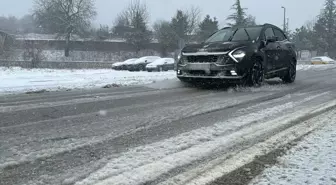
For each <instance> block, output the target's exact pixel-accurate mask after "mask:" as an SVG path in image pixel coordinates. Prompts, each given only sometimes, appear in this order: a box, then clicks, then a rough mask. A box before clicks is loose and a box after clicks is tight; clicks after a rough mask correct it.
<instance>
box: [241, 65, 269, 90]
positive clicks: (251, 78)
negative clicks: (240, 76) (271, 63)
mask: <svg viewBox="0 0 336 185" xmlns="http://www.w3.org/2000/svg"><path fill="white" fill-rule="evenodd" d="M264 79H265V76H264V67H263V65H262V62H261V61H260V60H259V59H255V60H254V62H253V65H252V67H251V69H249V70H248V72H247V73H246V76H245V78H244V80H243V81H244V82H243V85H245V86H254V87H258V86H261V85H262V84H263V82H264Z"/></svg>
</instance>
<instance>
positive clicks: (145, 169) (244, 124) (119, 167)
mask: <svg viewBox="0 0 336 185" xmlns="http://www.w3.org/2000/svg"><path fill="white" fill-rule="evenodd" d="M326 94H327V93H324V94H318V95H314V96H311V97H308V98H305V99H304V100H301V101H298V102H289V103H287V104H284V105H279V106H275V107H272V108H269V109H266V110H262V111H259V112H257V113H252V114H248V115H245V116H241V117H237V118H233V119H230V120H228V121H225V122H223V123H221V122H220V123H216V124H215V125H214V126H210V127H207V128H201V129H197V130H193V131H191V132H188V133H184V134H181V135H179V136H176V137H173V138H170V139H167V140H164V141H161V142H158V143H153V144H150V145H145V146H140V147H137V148H134V149H132V150H130V151H129V152H125V153H122V154H120V156H119V157H117V158H114V159H112V160H110V162H109V163H108V164H107V165H106V166H105V167H104V168H102V169H100V170H98V171H97V172H96V173H93V174H91V175H90V176H89V177H88V178H86V179H84V180H82V181H80V182H78V183H76V185H91V184H97V185H98V184H99V185H105V184H111V183H112V184H143V183H147V182H148V181H153V180H155V179H156V178H158V177H159V176H160V175H162V174H165V173H168V172H170V171H171V170H173V169H175V168H176V167H181V166H183V165H187V164H189V163H192V162H194V161H198V160H201V159H202V158H204V157H208V156H209V155H210V154H211V155H212V153H213V151H215V150H217V149H218V148H221V147H224V146H225V148H227V146H232V143H235V142H234V141H235V140H236V139H238V137H237V135H241V133H239V130H241V129H243V128H249V127H250V124H251V123H257V122H258V120H262V119H264V118H267V117H269V115H274V114H277V113H279V112H281V111H284V110H287V109H293V108H295V107H296V106H297V105H300V104H303V103H305V102H308V101H310V100H312V99H315V98H318V97H320V96H324V95H326ZM237 123H238V124H237ZM230 126H232V127H231V128H230ZM230 135H235V137H232V139H229V136H230ZM125 163H127V164H125ZM178 172H180V171H178Z"/></svg>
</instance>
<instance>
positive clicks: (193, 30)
mask: <svg viewBox="0 0 336 185" xmlns="http://www.w3.org/2000/svg"><path fill="white" fill-rule="evenodd" d="M94 4H95V2H94V0H35V5H34V7H33V12H34V13H33V14H32V15H27V16H24V17H23V18H21V19H17V18H15V17H0V28H1V29H2V30H3V31H6V32H9V33H18V32H20V33H29V32H34V33H48V34H57V36H58V37H62V38H63V39H65V40H66V43H68V44H67V47H66V48H65V56H69V50H70V48H69V41H70V40H71V38H72V36H73V35H80V36H83V37H88V36H91V37H96V38H98V39H108V38H111V37H119V38H123V39H124V40H125V41H126V42H128V43H129V44H132V45H134V47H135V48H136V49H137V51H139V50H140V49H142V48H143V47H145V46H146V45H147V44H149V43H150V42H151V41H153V40H154V39H155V40H157V41H158V42H160V43H161V45H162V53H163V54H165V53H166V52H167V51H168V50H170V49H177V48H180V47H182V46H183V45H184V44H185V43H191V42H200V41H203V40H204V39H206V38H207V37H208V36H209V35H210V34H212V33H213V32H215V31H217V30H218V29H219V25H218V24H219V22H218V20H217V19H216V17H211V16H210V15H206V16H205V17H200V15H201V11H200V9H199V8H197V7H191V8H189V9H186V10H177V11H176V13H175V14H174V16H173V17H172V18H171V19H170V20H160V21H157V22H155V23H154V25H150V24H149V19H150V17H149V11H148V9H147V7H146V4H144V3H141V2H140V0H132V1H131V2H130V4H129V5H128V6H127V7H126V8H125V9H124V10H123V11H122V12H120V13H119V15H118V16H117V18H116V20H115V21H114V24H113V25H112V27H109V26H108V25H101V26H100V28H98V29H94V28H92V26H91V23H92V21H93V20H94V18H95V16H96V14H97V13H96V11H95V6H94ZM231 9H232V14H231V15H229V16H228V17H227V21H228V25H229V26H245V25H255V24H256V21H255V17H253V16H251V15H249V14H248V13H247V10H246V9H245V8H243V7H242V5H241V3H240V0H236V1H235V4H234V5H233V6H232V8H231ZM335 23H336V6H335V0H326V3H325V6H324V9H323V11H321V13H320V15H318V16H317V18H316V20H315V21H311V22H309V23H307V24H305V25H303V26H302V27H301V28H298V29H296V30H295V31H294V32H292V33H290V34H289V35H290V38H291V39H292V40H293V41H294V42H295V43H296V46H297V48H298V49H299V50H317V51H319V52H325V51H327V52H328V53H329V55H331V56H336V37H335V36H336V24H335Z"/></svg>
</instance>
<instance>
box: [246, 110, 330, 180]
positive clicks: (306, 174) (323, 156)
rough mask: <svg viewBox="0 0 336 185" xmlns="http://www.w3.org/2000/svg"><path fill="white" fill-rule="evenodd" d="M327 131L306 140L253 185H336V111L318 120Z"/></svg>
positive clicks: (321, 131) (318, 132)
mask: <svg viewBox="0 0 336 185" xmlns="http://www.w3.org/2000/svg"><path fill="white" fill-rule="evenodd" d="M314 121H316V122H322V123H323V125H324V127H322V128H320V129H318V130H316V131H315V132H313V133H311V134H310V135H308V136H306V137H305V138H303V139H302V141H300V142H299V143H298V144H297V145H296V146H295V147H293V148H292V149H291V150H289V151H287V153H286V155H284V156H283V157H280V158H279V159H278V163H277V164H276V165H274V166H273V167H271V168H268V169H266V170H265V171H264V172H263V173H262V174H260V175H259V176H258V177H257V178H255V179H254V180H253V181H252V182H251V183H250V185H268V184H272V185H288V184H292V185H318V184H323V185H335V184H336V111H335V110H334V111H331V112H329V113H327V114H325V115H322V116H320V117H318V118H316V119H315V120H314Z"/></svg>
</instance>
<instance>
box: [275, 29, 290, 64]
mask: <svg viewBox="0 0 336 185" xmlns="http://www.w3.org/2000/svg"><path fill="white" fill-rule="evenodd" d="M273 31H274V34H275V36H276V37H278V41H277V43H278V44H279V47H280V48H279V53H280V57H279V60H277V61H276V68H277V69H284V68H286V67H287V66H288V64H289V62H290V56H291V54H290V49H291V43H290V42H289V41H288V40H287V38H286V36H285V34H284V33H283V32H282V31H281V30H280V29H278V28H273Z"/></svg>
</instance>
